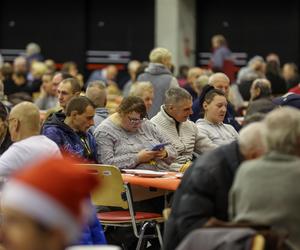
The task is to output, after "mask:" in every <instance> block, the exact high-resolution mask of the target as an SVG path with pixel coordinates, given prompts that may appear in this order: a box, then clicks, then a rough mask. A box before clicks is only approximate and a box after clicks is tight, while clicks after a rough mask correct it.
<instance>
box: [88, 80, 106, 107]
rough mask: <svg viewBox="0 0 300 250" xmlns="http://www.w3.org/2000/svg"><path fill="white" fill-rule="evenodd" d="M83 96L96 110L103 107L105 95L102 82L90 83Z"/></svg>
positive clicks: (104, 85)
mask: <svg viewBox="0 0 300 250" xmlns="http://www.w3.org/2000/svg"><path fill="white" fill-rule="evenodd" d="M85 94H86V97H87V98H89V99H90V100H91V101H92V102H93V103H94V105H95V106H96V107H97V108H99V107H105V105H106V97H107V93H106V84H105V83H104V82H103V81H92V82H90V83H89V86H88V87H87V89H86V91H85Z"/></svg>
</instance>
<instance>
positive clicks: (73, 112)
mask: <svg viewBox="0 0 300 250" xmlns="http://www.w3.org/2000/svg"><path fill="white" fill-rule="evenodd" d="M77 115H78V111H77V110H73V111H72V112H71V114H70V117H71V118H76V116H77Z"/></svg>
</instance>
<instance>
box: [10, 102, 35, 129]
mask: <svg viewBox="0 0 300 250" xmlns="http://www.w3.org/2000/svg"><path fill="white" fill-rule="evenodd" d="M10 117H13V118H16V119H18V120H19V121H20V125H21V128H23V129H25V130H31V131H32V132H33V133H35V132H38V131H39V130H40V112H39V109H38V107H37V106H36V105H35V104H33V103H31V102H21V103H19V104H17V105H16V106H14V107H13V108H12V110H11V112H10Z"/></svg>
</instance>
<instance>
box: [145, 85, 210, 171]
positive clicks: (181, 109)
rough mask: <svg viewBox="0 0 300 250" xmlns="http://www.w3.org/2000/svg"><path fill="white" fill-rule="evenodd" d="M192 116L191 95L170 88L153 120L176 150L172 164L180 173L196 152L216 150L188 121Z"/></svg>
mask: <svg viewBox="0 0 300 250" xmlns="http://www.w3.org/2000/svg"><path fill="white" fill-rule="evenodd" d="M190 114H192V96H191V94H190V93H189V92H188V91H187V90H185V89H183V88H179V87H178V88H170V89H169V90H167V92H166V95H165V104H164V105H162V106H161V108H160V112H158V114H157V115H156V116H154V117H153V118H152V119H151V122H153V123H154V124H155V125H156V126H157V128H158V129H159V130H160V131H161V132H162V133H163V134H164V135H166V136H167V137H168V138H169V140H170V141H171V142H172V144H173V145H174V147H175V148H176V151H177V154H178V156H177V158H176V160H175V162H173V163H172V164H171V169H172V170H174V171H179V170H180V169H181V167H183V165H184V164H186V163H187V164H190V163H191V161H192V160H193V153H194V152H195V153H197V154H201V153H203V152H205V151H209V150H211V149H214V148H215V146H214V145H213V144H212V143H211V142H210V141H209V140H208V139H207V138H206V136H204V135H202V134H201V133H200V132H199V131H198V129H197V127H196V125H195V123H193V122H191V121H189V120H188V118H189V115H190ZM182 170H183V169H181V171H182Z"/></svg>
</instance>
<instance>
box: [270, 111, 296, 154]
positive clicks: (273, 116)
mask: <svg viewBox="0 0 300 250" xmlns="http://www.w3.org/2000/svg"><path fill="white" fill-rule="evenodd" d="M265 124H266V144H267V147H268V149H269V151H276V152H279V153H283V154H289V155H297V156H300V111H299V110H298V109H295V108H291V107H282V108H279V109H275V110H273V111H272V112H270V113H269V114H268V115H267V116H266V118H265Z"/></svg>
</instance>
